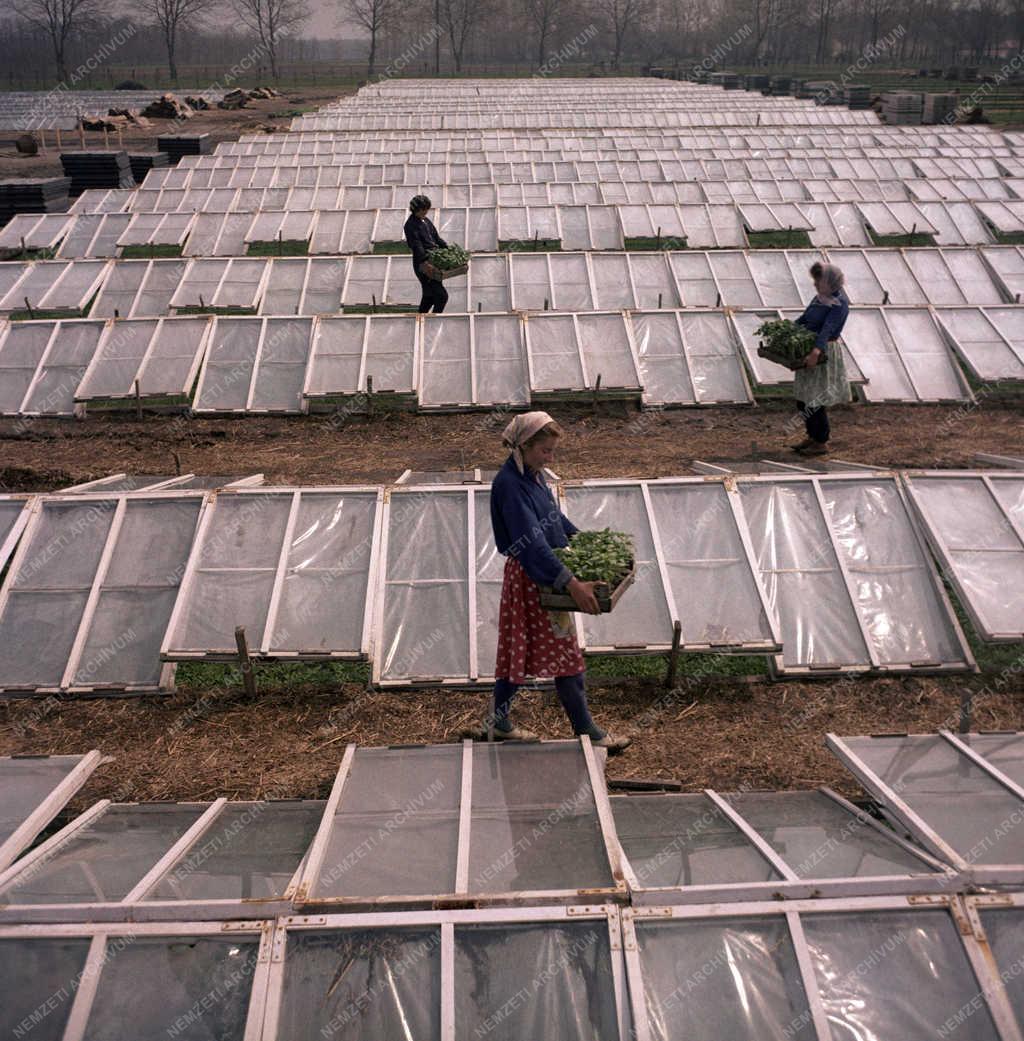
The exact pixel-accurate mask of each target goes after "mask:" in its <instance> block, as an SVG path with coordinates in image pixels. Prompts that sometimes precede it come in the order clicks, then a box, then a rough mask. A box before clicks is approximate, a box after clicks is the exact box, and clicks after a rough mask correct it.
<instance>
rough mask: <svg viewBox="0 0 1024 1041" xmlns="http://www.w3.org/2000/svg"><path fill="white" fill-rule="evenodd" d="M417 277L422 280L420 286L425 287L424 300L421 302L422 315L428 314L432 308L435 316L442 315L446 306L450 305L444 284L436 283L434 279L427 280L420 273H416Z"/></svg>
mask: <svg viewBox="0 0 1024 1041" xmlns="http://www.w3.org/2000/svg"><path fill="white" fill-rule="evenodd" d="M416 277H417V278H418V279H419V280H420V285H421V286H422V287H423V299H422V300H420V314H427V312H428V311H429V310H430V309H431V308H433V309H434V314H440V313H441V312H442V311H443V310H444V308H445V304H447V303H448V290H447V289H445V287H444V283H443V282H441V281H435V280H434V279H433V278H427V277H426V276H425V275H421V274H420V273H419V272H418V271H417V272H416Z"/></svg>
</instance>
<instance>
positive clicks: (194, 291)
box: [171, 260, 228, 307]
mask: <svg viewBox="0 0 1024 1041" xmlns="http://www.w3.org/2000/svg"><path fill="white" fill-rule="evenodd" d="M227 270H228V261H227V260H193V261H192V262H191V263H190V264H189V265H188V267H187V268H186V269H185V273H184V275H183V277H182V278H181V280H180V283H179V285H178V288H177V289H176V290H175V292H174V295H173V296H172V297H171V307H200V306H206V307H209V306H211V305H212V304H213V298H214V294H215V293H216V292H217V287H218V286H219V285H220V283H221V279H222V278H223V277H224V276H225V274H226V273H227Z"/></svg>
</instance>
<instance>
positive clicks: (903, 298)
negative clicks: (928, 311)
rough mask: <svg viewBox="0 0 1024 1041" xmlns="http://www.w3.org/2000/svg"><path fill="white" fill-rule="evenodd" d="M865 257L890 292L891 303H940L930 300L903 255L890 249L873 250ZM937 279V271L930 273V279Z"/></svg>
mask: <svg viewBox="0 0 1024 1041" xmlns="http://www.w3.org/2000/svg"><path fill="white" fill-rule="evenodd" d="M864 257H865V259H866V260H867V262H868V263H869V264H870V265H871V268H872V270H873V271H874V272H875V276H876V277H877V279H878V281H879V283H880V284H881V285H883V286H885V288H886V289H887V290H888V291H889V303H891V304H927V303H938V301H937V300H929V297H928V296H927V295H926V293H925V290H924V288H922V286H921V285H918V283H917V281H916V279H915V278H914V276H913V273H912V272H911V270H910V268H909V267H908V266H907V262H906V260H905V259H904V257H903V254H902V253H899V252H897V251H896V250H889V249H883V250H877V251H876V250H871V251H870V253H865V254H864ZM930 266H932V267H934V265H930ZM935 277H936V272H935V271H932V272H930V273H929V279H933V278H935ZM929 288H931V287H930V286H929Z"/></svg>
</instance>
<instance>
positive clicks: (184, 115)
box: [142, 94, 195, 119]
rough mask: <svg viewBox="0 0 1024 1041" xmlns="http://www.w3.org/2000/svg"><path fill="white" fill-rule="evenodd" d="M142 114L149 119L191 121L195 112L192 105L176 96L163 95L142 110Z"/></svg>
mask: <svg viewBox="0 0 1024 1041" xmlns="http://www.w3.org/2000/svg"><path fill="white" fill-rule="evenodd" d="M142 114H143V115H144V116H147V117H148V118H149V119H191V118H192V117H193V116H194V115H195V112H194V111H193V110H192V106H191V105H189V104H187V103H186V102H184V101H182V100H181V99H180V98H179V97H177V96H176V95H174V94H161V95H160V97H158V98H157V99H156V101H151V102H150V103H149V104H148V105H147V106H146V107H145V108H144V109H143V110H142Z"/></svg>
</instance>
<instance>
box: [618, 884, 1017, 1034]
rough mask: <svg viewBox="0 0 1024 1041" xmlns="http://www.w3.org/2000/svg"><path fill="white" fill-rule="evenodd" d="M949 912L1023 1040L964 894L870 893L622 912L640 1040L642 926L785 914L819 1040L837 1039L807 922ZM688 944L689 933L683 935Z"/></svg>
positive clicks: (646, 1025)
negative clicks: (844, 916) (860, 914)
mask: <svg viewBox="0 0 1024 1041" xmlns="http://www.w3.org/2000/svg"><path fill="white" fill-rule="evenodd" d="M928 910H931V911H934V910H943V911H946V912H947V913H948V914H949V915H950V917H951V918H952V920H953V925H954V927H955V929H954V932H955V934H956V935H957V936H958V937H959V939H960V942H961V943H962V944H963V953H964V955H965V956H966V958H967V962H968V964H969V965H970V968H971V969H972V970H973V972H974V976H975V983H976V984H977V989H978V993H979V996H980V997H982V998H983V999H984V1001H985V1005H986V1007H987V1009H988V1012H989V1013H990V1015H991V1017H992V1020H993V1023H994V1025H995V1029H996V1031H997V1033H998V1035H999V1037H1000V1038H1001V1039H1002V1041H1021V1038H1022V1036H1024V1035H1022V1034H1021V1030H1020V1028H1019V1026H1018V1025H1017V1022H1016V1020H1015V1018H1014V1016H1013V1012H1012V1010H1011V1009H1010V1006H1009V1002H1008V1000H1007V998H1006V995H1005V992H1004V991H1003V989H1002V986H1001V983H1000V980H999V978H998V975H997V974H996V972H995V971H994V966H993V963H992V960H991V956H990V955H989V953H988V950H987V945H986V944H985V942H984V934H983V933H981V934H977V933H975V932H974V931H973V930H972V929H971V928H970V925H969V923H968V918H967V913H966V909H965V905H964V903H963V901H962V899H961V898H960V897H959V896H954V895H950V896H940V895H921V896H874V897H871V896H868V897H844V898H837V899H820V900H794V901H791V902H787V903H785V904H784V905H782V906H780V905H779V904H778V903H775V902H763V901H762V902H758V901H750V902H746V901H744V902H739V903H735V904H715V905H711V906H709V907H701V906H699V905H694V906H689V907H640V908H634V909H629V908H627V909H626V910H624V911H623V912H622V916H621V917H622V933H623V949H624V951H625V959H626V975H627V979H628V981H629V994H630V1006H631V1011H632V1014H633V1024H634V1030H635V1033H636V1041H653V1037H654V1034H653V1032H652V1029H651V1024H650V1021H649V1018H648V1012H647V1004H646V998H645V996H644V995H645V990H644V983H643V966H642V964H641V961H640V954H639V949H638V941H637V930H638V929H639V930H642V929H643V926H644V922H647V921H665V920H670V921H678V922H684V921H703V922H713V921H715V920H717V919H724V920H728V919H730V918H737V917H754V918H781V917H783V916H784V917H785V920H786V925H787V927H788V931H789V935H790V939H791V941H792V944H793V950H794V953H795V955H796V961H797V965H798V967H799V970H800V976H801V982H802V984H803V991H804V995H805V997H806V998H807V1003H808V1011H809V1012H810V1015H811V1022H812V1023H813V1029H814V1036H815V1038H816V1039H817V1041H832V1039H833V1034H832V1033H831V1031H830V1029H829V1024H828V1018H827V1015H826V1012H825V1006H824V1003H823V1001H822V988H821V987H819V985H818V983H817V979H816V975H815V972H814V965H813V962H812V959H811V951H810V948H809V947H808V944H807V939H806V937H805V935H804V930H803V924H802V921H803V920H804V919H809V918H813V916H815V915H817V914H836V913H840V914H850V915H854V914H857V913H858V912H864V913H871V914H879V913H885V912H893V913H896V912H907V913H910V914H913V913H916V912H918V911H922V912H923V911H928ZM681 942H685V933H683V934H682V936H681Z"/></svg>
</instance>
